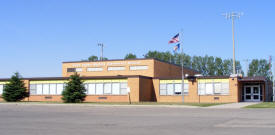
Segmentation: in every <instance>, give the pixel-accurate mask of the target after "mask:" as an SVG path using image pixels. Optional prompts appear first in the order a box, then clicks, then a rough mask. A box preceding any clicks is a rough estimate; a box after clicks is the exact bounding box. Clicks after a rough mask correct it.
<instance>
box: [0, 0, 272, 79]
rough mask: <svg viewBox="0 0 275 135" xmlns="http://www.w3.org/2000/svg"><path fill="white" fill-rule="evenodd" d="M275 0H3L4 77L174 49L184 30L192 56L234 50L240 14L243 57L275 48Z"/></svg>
mask: <svg viewBox="0 0 275 135" xmlns="http://www.w3.org/2000/svg"><path fill="white" fill-rule="evenodd" d="M274 5H275V2H274V1H273V0H269V1H268V0H235V1H234V0H230V1H229V0H228V1H226V0H209V1H204V0H193V1H190V0H189V1H187V0H112V1H110V0H0V13H1V14H0V18H1V21H0V47H1V49H0V50H1V52H0V62H1V70H0V78H3V77H10V76H11V75H12V74H13V73H14V72H16V71H19V72H20V73H21V74H22V75H23V77H43V76H45V77H46V76H61V64H62V62H63V61H77V60H82V59H86V58H87V57H89V56H90V55H97V56H99V55H100V48H99V47H98V46H97V43H98V42H100V43H104V44H105V46H106V47H105V48H104V55H105V56H106V57H108V58H109V59H120V58H123V57H124V56H125V55H126V54H127V53H129V52H131V53H135V54H137V56H138V57H142V55H143V54H145V53H146V52H148V51H149V50H158V51H172V48H173V47H172V45H168V44H167V42H168V40H169V39H170V38H171V37H172V36H174V35H175V34H176V33H177V32H179V31H180V29H183V30H184V41H183V43H184V44H183V46H184V52H185V53H187V54H189V55H201V56H204V55H206V54H207V55H211V56H218V57H222V58H231V57H232V33H231V21H230V20H226V19H225V18H224V17H223V16H222V15H221V14H222V13H224V12H231V11H241V12H244V15H243V16H242V17H241V18H240V19H239V20H237V21H236V23H235V24H236V27H235V28H236V29H235V31H236V34H235V35H236V37H235V38H236V59H237V60H240V61H241V62H242V63H243V68H245V63H244V62H243V60H244V59H254V58H258V59H260V58H263V59H268V56H269V55H275V47H274V46H275V40H274V38H275V33H274V31H275V26H274V24H275V9H274Z"/></svg>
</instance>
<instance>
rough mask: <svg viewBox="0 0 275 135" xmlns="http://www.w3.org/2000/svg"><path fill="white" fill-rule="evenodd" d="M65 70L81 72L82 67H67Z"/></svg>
mask: <svg viewBox="0 0 275 135" xmlns="http://www.w3.org/2000/svg"><path fill="white" fill-rule="evenodd" d="M67 72H82V68H67Z"/></svg>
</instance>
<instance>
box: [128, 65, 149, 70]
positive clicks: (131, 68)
mask: <svg viewBox="0 0 275 135" xmlns="http://www.w3.org/2000/svg"><path fill="white" fill-rule="evenodd" d="M147 69H148V66H130V70H147Z"/></svg>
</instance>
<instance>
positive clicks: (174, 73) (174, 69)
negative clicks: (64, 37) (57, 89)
mask: <svg viewBox="0 0 275 135" xmlns="http://www.w3.org/2000/svg"><path fill="white" fill-rule="evenodd" d="M109 66H121V67H125V70H123V71H108V70H107V69H108V67H109ZM130 66H148V69H146V70H130ZM90 67H100V68H103V71H97V72H87V68H90ZM160 67H161V68H160ZM67 68H82V72H78V74H80V75H81V76H117V75H126V76H128V75H142V76H148V77H180V76H181V67H180V66H176V65H173V64H169V63H166V62H161V61H158V60H154V59H142V60H120V61H102V62H101V61H97V62H77V63H63V64H62V76H63V77H69V76H70V75H72V74H74V73H72V72H67ZM184 74H189V75H194V74H195V72H194V71H193V70H190V69H187V68H185V69H184Z"/></svg>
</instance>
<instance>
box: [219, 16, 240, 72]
mask: <svg viewBox="0 0 275 135" xmlns="http://www.w3.org/2000/svg"><path fill="white" fill-rule="evenodd" d="M223 15H224V16H225V18H226V19H231V20H232V40H233V75H235V74H236V62H235V39H234V21H235V19H236V18H240V17H241V15H243V13H237V12H231V13H225V14H223Z"/></svg>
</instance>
